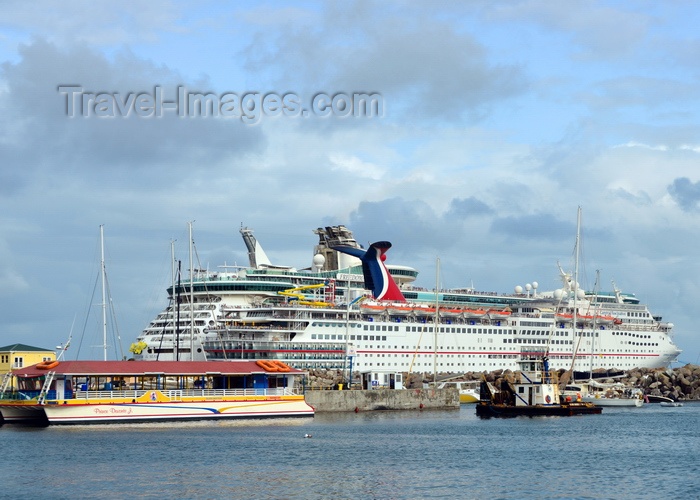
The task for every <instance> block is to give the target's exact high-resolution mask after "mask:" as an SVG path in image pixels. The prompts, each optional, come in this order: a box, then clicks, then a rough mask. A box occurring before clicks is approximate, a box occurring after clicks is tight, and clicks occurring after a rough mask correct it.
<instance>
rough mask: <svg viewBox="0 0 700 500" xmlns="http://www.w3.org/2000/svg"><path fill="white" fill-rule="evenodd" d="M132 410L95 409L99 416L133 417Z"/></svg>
mask: <svg viewBox="0 0 700 500" xmlns="http://www.w3.org/2000/svg"><path fill="white" fill-rule="evenodd" d="M132 411H133V409H132V408H95V409H94V412H95V413H97V414H98V415H109V414H112V415H131V412H132Z"/></svg>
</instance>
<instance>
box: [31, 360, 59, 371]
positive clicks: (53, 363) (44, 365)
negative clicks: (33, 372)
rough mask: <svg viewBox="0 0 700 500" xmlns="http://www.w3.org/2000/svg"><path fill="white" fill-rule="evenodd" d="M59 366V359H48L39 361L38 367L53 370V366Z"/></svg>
mask: <svg viewBox="0 0 700 500" xmlns="http://www.w3.org/2000/svg"><path fill="white" fill-rule="evenodd" d="M57 366H58V361H56V360H55V359H54V360H47V361H42V362H41V363H37V365H36V367H37V368H38V369H39V370H51V369H52V368H56V367H57Z"/></svg>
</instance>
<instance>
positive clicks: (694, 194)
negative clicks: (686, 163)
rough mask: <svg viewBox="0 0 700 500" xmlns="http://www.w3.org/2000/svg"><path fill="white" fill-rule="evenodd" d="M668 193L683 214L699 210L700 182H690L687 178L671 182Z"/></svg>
mask: <svg viewBox="0 0 700 500" xmlns="http://www.w3.org/2000/svg"><path fill="white" fill-rule="evenodd" d="M667 189H668V193H669V194H670V195H671V197H672V198H673V200H674V201H675V202H676V203H677V204H678V206H679V207H681V209H682V210H683V211H685V212H695V211H697V210H698V208H700V205H699V203H700V181H699V182H691V180H690V179H688V178H687V177H680V178H677V179H674V180H673V183H672V184H671V185H670V186H668V188H667Z"/></svg>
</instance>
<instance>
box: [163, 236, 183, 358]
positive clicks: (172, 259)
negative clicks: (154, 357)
mask: <svg viewBox="0 0 700 500" xmlns="http://www.w3.org/2000/svg"><path fill="white" fill-rule="evenodd" d="M176 265H177V263H176V262H175V240H170V271H171V272H170V281H171V285H172V290H173V293H172V294H171V295H172V299H171V302H170V303H171V304H172V305H173V306H174V307H177V308H178V311H179V310H180V305H179V304H178V303H177V302H175V296H176V290H175V276H176V274H175V273H177V268H176ZM170 317H171V318H172V319H173V321H172V324H173V339H175V342H176V343H177V325H176V323H175V310H174V309H173V310H172V311H170ZM178 320H179V318H178ZM163 333H165V331H164V332H163ZM176 351H177V350H176ZM176 357H177V356H176Z"/></svg>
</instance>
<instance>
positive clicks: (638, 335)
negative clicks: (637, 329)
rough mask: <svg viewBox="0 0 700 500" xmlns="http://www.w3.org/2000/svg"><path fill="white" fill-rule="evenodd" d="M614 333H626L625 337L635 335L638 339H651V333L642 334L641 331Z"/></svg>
mask: <svg viewBox="0 0 700 500" xmlns="http://www.w3.org/2000/svg"><path fill="white" fill-rule="evenodd" d="M612 334H613V335H624V336H625V337H627V336H629V337H635V338H638V339H650V338H651V335H642V334H641V333H630V332H612Z"/></svg>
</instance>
